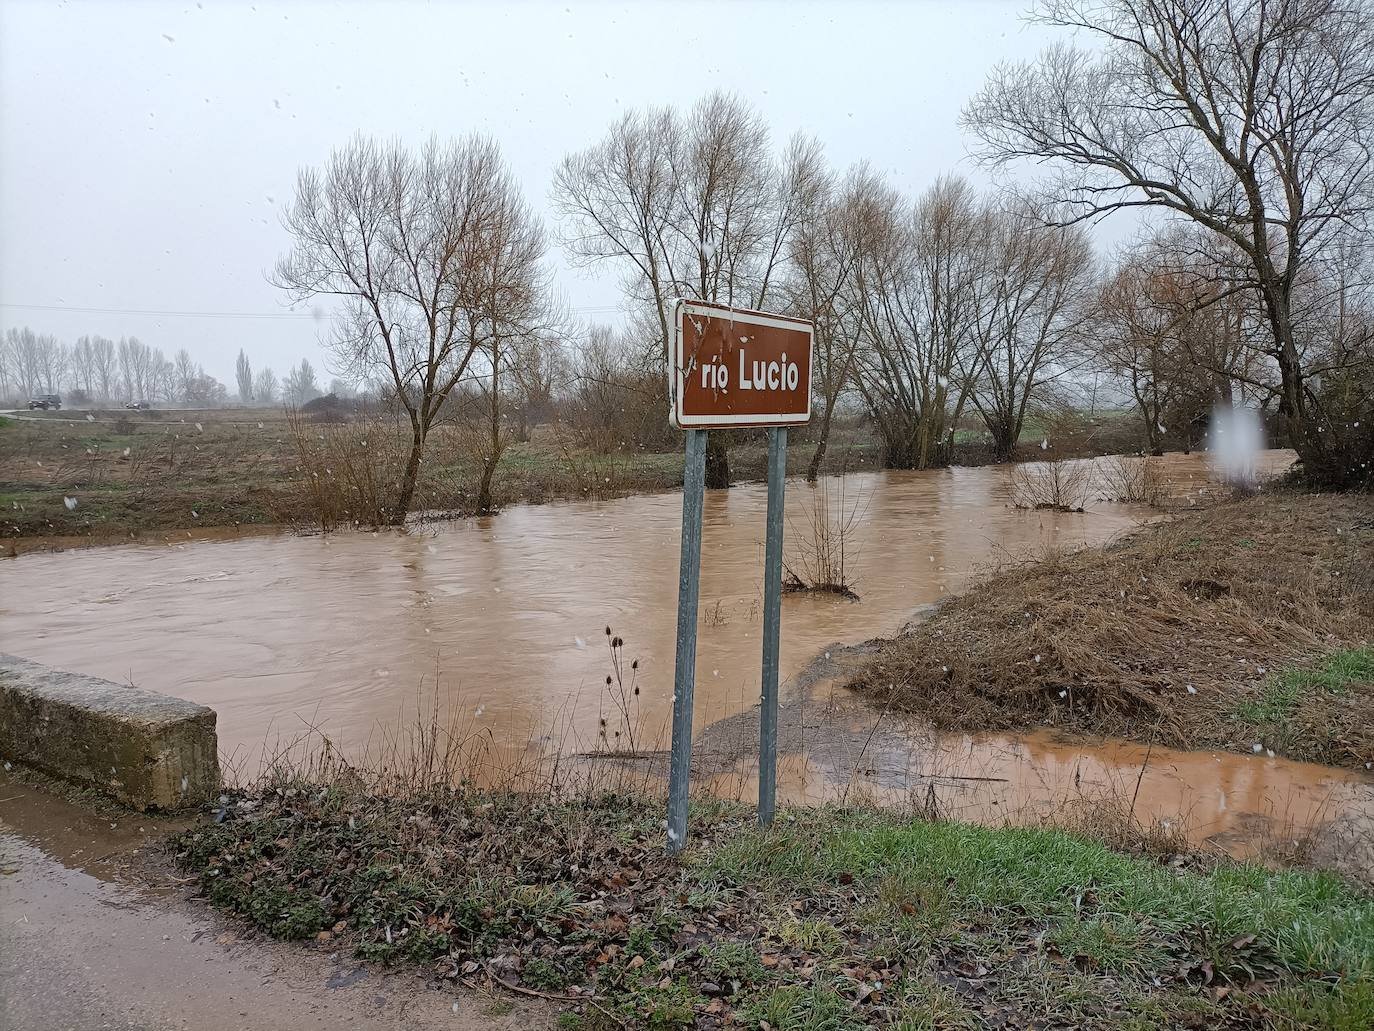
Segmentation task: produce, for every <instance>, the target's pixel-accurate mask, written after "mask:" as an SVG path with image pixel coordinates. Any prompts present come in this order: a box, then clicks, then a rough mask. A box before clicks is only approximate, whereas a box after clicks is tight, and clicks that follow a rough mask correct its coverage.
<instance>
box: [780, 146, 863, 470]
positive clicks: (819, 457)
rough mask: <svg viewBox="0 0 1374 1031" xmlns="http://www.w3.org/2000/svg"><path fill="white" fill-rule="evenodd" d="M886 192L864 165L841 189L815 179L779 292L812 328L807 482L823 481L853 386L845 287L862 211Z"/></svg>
mask: <svg viewBox="0 0 1374 1031" xmlns="http://www.w3.org/2000/svg"><path fill="white" fill-rule="evenodd" d="M881 190H882V184H881V180H880V179H879V178H878V177H877V176H876V175H874V174H873V173H872V172H871V171H870V170H869V169H868V168H867V167H866V166H860V167H859V168H856V169H855V170H853V171H852V172H851V173H850V174H849V176H848V177H847V178H846V180H845V182H844V183H843V184H842V185H839V186H837V184H836V183H835V182H834V180H833V178H832V177H831V176H829V175H826V176H825V177H824V178H823V179H820V180H818V182H817V188H816V189H815V190H814V191H810V192H809V193H808V194H807V195H806V196H805V197H804V198H803V200H804V202H805V204H804V207H803V209H802V216H801V219H800V221H799V223H798V225H797V228H796V231H795V233H794V234H793V238H792V241H791V245H790V248H789V252H788V267H787V270H786V273H785V275H784V279H783V287H782V293H783V296H784V297H785V298H786V299H787V308H788V309H789V311H790V312H791V313H792V314H795V315H798V316H800V317H801V318H805V319H810V320H811V322H812V324H813V326H814V337H813V353H812V358H811V383H812V389H813V392H814V393H815V395H816V400H818V401H819V402H820V409H821V411H820V419H819V421H818V424H817V430H816V438H817V439H816V449H815V451H813V452H812V453H811V461H810V462H809V463H808V465H807V467H806V479H807V482H808V483H814V482H816V478H817V477H818V476H819V475H820V467H821V462H822V461H823V460H824V458H825V453H826V448H827V446H828V444H829V440H830V426H831V422H832V420H833V419H834V415H835V408H836V405H837V404H838V403H839V400H840V397H841V395H842V394H843V393H844V391H845V390H847V389H849V388H850V387H851V386H852V385H853V376H854V368H855V358H856V355H857V347H858V340H859V334H858V330H857V319H856V316H855V304H854V300H853V295H852V293H851V292H849V291H847V290H846V287H848V286H849V285H850V284H851V282H852V280H853V275H854V268H855V263H856V262H857V260H858V257H859V253H860V242H859V230H860V225H861V217H862V211H863V209H864V205H865V204H866V203H868V202H869V198H870V197H871V196H872V195H873V194H874V193H875V192H881Z"/></svg>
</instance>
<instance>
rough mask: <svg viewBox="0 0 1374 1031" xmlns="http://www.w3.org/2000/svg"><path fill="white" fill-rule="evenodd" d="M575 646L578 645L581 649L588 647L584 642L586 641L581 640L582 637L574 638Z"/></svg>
mask: <svg viewBox="0 0 1374 1031" xmlns="http://www.w3.org/2000/svg"><path fill="white" fill-rule="evenodd" d="M573 644H575V645H577V646H578V647H579V648H585V647H587V642H586V641H584V640H582V638H580V637H574V638H573Z"/></svg>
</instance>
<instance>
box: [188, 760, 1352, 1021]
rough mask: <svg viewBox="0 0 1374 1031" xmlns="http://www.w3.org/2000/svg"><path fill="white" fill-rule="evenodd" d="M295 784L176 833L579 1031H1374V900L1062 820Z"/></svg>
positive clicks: (246, 877)
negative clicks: (896, 1030)
mask: <svg viewBox="0 0 1374 1031" xmlns="http://www.w3.org/2000/svg"><path fill="white" fill-rule="evenodd" d="M660 815H661V813H660V811H659V808H658V806H657V805H656V804H652V803H645V802H643V801H640V800H636V799H633V798H628V797H625V796H615V795H603V796H598V797H595V798H584V799H582V800H579V801H576V802H555V801H552V800H549V799H547V798H531V797H528V796H521V795H512V794H500V793H495V794H490V793H473V792H452V793H450V792H445V793H432V792H431V793H425V794H422V795H417V796H414V797H410V798H408V799H405V800H401V799H395V798H378V797H374V796H371V795H369V794H367V793H365V792H363V791H362V790H361V789H359V788H357V787H356V786H355V787H350V786H348V785H347V784H346V783H342V784H341V783H339V782H335V783H333V784H330V785H323V786H322V785H320V784H307V783H300V782H296V783H281V784H279V785H277V786H276V787H273V788H271V789H266V790H263V791H260V792H258V793H255V794H252V795H249V796H243V797H238V798H236V799H235V800H233V801H232V802H230V803H229V804H228V805H227V806H225V807H224V808H223V810H221V813H220V816H221V822H219V823H216V824H213V825H206V826H202V827H199V828H196V829H193V830H190V831H187V832H185V833H183V834H182V835H180V836H179V837H178V838H176V839H175V840H174V844H173V847H174V848H175V850H176V853H177V858H178V861H179V862H180V864H181V865H182V866H183V867H185V868H186V869H187V870H189V871H191V872H193V873H195V874H197V875H199V878H200V884H201V890H202V893H203V895H204V896H205V897H206V898H208V899H209V900H210V901H211V902H212V903H213V904H215V905H216V906H219V907H222V908H224V909H227V910H230V911H232V912H235V913H238V914H241V915H242V916H244V917H245V918H247V919H248V920H250V921H252V922H253V923H255V924H257V925H258V926H259V927H261V928H263V929H264V930H266V931H267V932H269V933H271V934H273V935H276V936H278V937H282V938H294V939H305V940H310V941H315V942H318V943H319V947H325V948H329V949H331V950H332V949H336V948H339V947H340V946H343V947H346V948H350V949H351V950H352V951H353V952H354V953H355V954H357V955H358V956H361V957H364V958H366V959H370V960H375V961H380V962H387V963H401V962H406V963H418V964H423V965H425V966H427V967H429V968H430V969H431V970H432V972H433V974H434V975H435V976H436V977H439V978H451V979H455V980H460V981H477V980H484V979H487V978H490V979H491V980H492V981H493V982H494V983H501V984H504V985H505V986H507V987H508V988H511V989H513V990H517V991H522V992H527V993H537V994H543V995H544V996H546V997H550V998H553V999H555V1000H557V1001H558V1002H559V1004H560V1005H561V1006H562V1007H563V1008H564V1010H565V1011H566V1012H565V1014H564V1016H563V1018H562V1026H565V1027H570V1028H571V1027H585V1028H610V1027H649V1028H686V1027H721V1026H738V1027H758V1028H776V1029H802V1028H807V1029H834V1031H843V1029H849V1028H859V1027H865V1026H873V1025H882V1026H899V1027H902V1028H909V1029H916V1028H959V1027H986V1026H993V1027H1030V1026H1073V1027H1101V1028H1108V1027H1110V1028H1121V1027H1135V1028H1149V1027H1197V1028H1207V1027H1217V1028H1220V1027H1272V1028H1298V1027H1329V1028H1365V1027H1368V1026H1370V1025H1371V1022H1374V900H1371V899H1370V898H1369V897H1367V896H1363V895H1361V894H1359V893H1358V892H1357V891H1356V890H1355V889H1353V888H1351V887H1349V886H1347V885H1345V884H1344V883H1342V882H1340V881H1339V880H1336V879H1334V878H1332V877H1330V876H1327V875H1322V874H1313V873H1296V872H1285V873H1274V872H1269V871H1265V870H1263V869H1260V868H1258V867H1253V866H1238V865H1222V866H1216V867H1210V868H1209V867H1205V866H1199V865H1194V864H1191V863H1188V862H1183V861H1181V860H1179V859H1177V858H1175V859H1174V861H1172V862H1161V861H1160V860H1158V859H1152V858H1150V857H1147V856H1141V855H1127V854H1123V853H1120V852H1116V851H1112V850H1111V849H1109V848H1108V847H1107V846H1106V845H1104V844H1102V843H1100V842H1097V841H1094V840H1090V839H1087V838H1082V837H1075V836H1072V835H1069V834H1066V833H1063V832H1059V831H1048V830H1016V829H1004V830H995V829H987V828H980V827H972V826H965V825H959V824H951V823H926V822H913V821H911V820H908V819H905V818H903V817H900V816H895V815H891V814H886V815H885V814H879V813H875V812H872V811H856V810H835V809H825V810H804V811H802V810H798V811H791V812H786V813H784V814H783V815H782V817H781V818H780V821H779V823H778V825H777V826H775V827H774V828H773V829H772V830H769V831H766V832H765V831H759V830H758V829H757V828H755V827H754V826H753V825H752V823H751V821H750V814H749V813H748V812H747V811H745V810H743V809H741V808H740V807H738V806H733V805H730V804H726V803H714V802H712V803H701V804H699V805H697V806H696V808H695V810H694V813H693V835H694V836H693V839H692V842H691V845H690V847H689V848H688V850H687V851H686V852H685V853H684V855H683V856H682V857H681V858H680V859H669V858H667V857H665V856H664V854H663V851H662V845H663V833H662V831H661V830H660V826H659V817H660Z"/></svg>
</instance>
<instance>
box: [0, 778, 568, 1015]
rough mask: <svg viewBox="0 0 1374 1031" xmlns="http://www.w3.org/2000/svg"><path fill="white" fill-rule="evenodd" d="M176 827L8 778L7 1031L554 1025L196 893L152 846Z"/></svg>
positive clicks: (0, 812) (3, 880) (0, 890)
mask: <svg viewBox="0 0 1374 1031" xmlns="http://www.w3.org/2000/svg"><path fill="white" fill-rule="evenodd" d="M165 829H167V827H166V825H163V824H157V823H155V822H154V821H150V820H147V819H146V818H144V817H141V816H138V815H137V814H128V813H111V814H108V816H106V815H105V814H101V813H95V812H89V811H86V810H84V809H80V808H77V807H75V806H73V805H70V804H69V803H67V802H64V801H62V800H60V799H57V798H55V797H53V796H51V795H50V794H48V793H46V792H44V791H41V790H39V789H37V788H34V787H32V786H30V785H29V784H27V783H23V782H20V781H17V780H15V779H13V778H11V777H5V776H4V775H0V1028H3V1029H5V1031H88V1029H89V1031H95V1029H97V1028H99V1029H117V1031H165V1029H173V1028H176V1029H181V1028H194V1029H197V1031H239V1029H249V1028H251V1029H253V1031H277V1029H281V1031H286V1029H291V1031H300V1029H307V1028H361V1029H378V1031H380V1029H383V1028H387V1029H390V1028H401V1027H405V1028H407V1029H410V1028H416V1029H433V1028H444V1029H446V1031H476V1029H478V1028H483V1029H485V1028H521V1029H527V1031H534V1029H539V1028H545V1027H551V1026H552V1025H553V1020H554V1014H553V1013H552V1011H550V1010H548V1009H546V1008H543V1007H541V1006H534V1005H530V1004H527V1003H526V1002H525V1001H524V1000H521V1001H520V1002H518V1003H512V1002H511V1001H510V999H509V998H508V997H504V996H503V997H490V996H482V995H478V994H474V993H470V992H463V993H462V994H458V993H457V992H455V990H453V989H447V988H439V987H435V986H433V985H431V984H429V983H427V981H426V979H424V978H422V977H418V976H417V975H416V974H415V973H414V972H413V971H411V972H408V973H388V972H386V971H383V970H380V969H378V968H373V967H367V966H363V965H360V964H359V963H358V962H356V961H355V960H353V959H352V957H351V956H349V955H348V954H347V953H346V952H342V953H340V952H334V951H328V950H327V949H324V948H318V947H316V946H313V945H312V946H304V945H296V946H291V945H283V944H280V943H275V942H271V941H268V940H265V939H260V938H257V937H256V936H254V935H253V934H252V933H251V932H249V931H247V930H245V929H243V928H241V927H239V926H237V925H235V924H232V923H230V922H228V921H225V920H223V919H221V918H219V917H217V916H215V915H213V914H212V913H211V912H210V910H209V909H208V908H203V907H201V906H199V905H198V904H196V903H193V902H191V901H189V900H188V895H187V893H188V891H189V889H188V887H187V886H186V885H184V884H181V883H178V882H177V879H176V878H175V876H174V875H173V874H172V872H171V871H170V870H169V868H168V867H167V865H166V864H165V862H164V860H163V859H162V857H161V856H160V855H158V854H156V851H155V850H154V851H153V852H150V851H149V848H148V846H149V843H150V840H151V839H152V837H153V836H154V835H155V834H157V833H158V832H159V831H160V830H165Z"/></svg>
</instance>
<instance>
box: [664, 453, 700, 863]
mask: <svg viewBox="0 0 1374 1031" xmlns="http://www.w3.org/2000/svg"><path fill="white" fill-rule="evenodd" d="M705 494H706V431H705V430H688V431H687V462H686V465H685V467H684V469H683V474H682V559H681V561H680V563H679V565H678V575H677V661H676V663H675V664H674V667H673V755H672V765H671V767H670V768H669V773H668V851H669V852H676V851H678V849H680V848H682V846H683V845H684V844H685V843H686V841H687V788H688V784H689V781H690V780H691V776H692V694H693V692H694V688H695V681H696V669H697V597H698V587H699V585H700V582H701V575H700V574H701V503H702V499H703V498H704V497H705Z"/></svg>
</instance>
